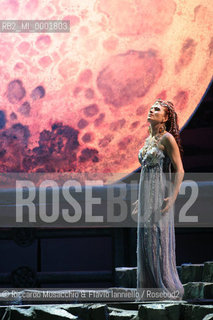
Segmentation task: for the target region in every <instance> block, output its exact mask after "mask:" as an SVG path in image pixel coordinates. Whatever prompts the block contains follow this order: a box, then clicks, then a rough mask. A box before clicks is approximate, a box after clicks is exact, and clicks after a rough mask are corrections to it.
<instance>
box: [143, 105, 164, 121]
mask: <svg viewBox="0 0 213 320" xmlns="http://www.w3.org/2000/svg"><path fill="white" fill-rule="evenodd" d="M166 120H167V116H166V112H165V107H163V106H161V105H160V104H159V103H158V102H155V103H154V104H153V106H151V108H150V109H149V113H148V117H147V121H149V122H154V123H156V122H159V123H162V122H165V121H166Z"/></svg>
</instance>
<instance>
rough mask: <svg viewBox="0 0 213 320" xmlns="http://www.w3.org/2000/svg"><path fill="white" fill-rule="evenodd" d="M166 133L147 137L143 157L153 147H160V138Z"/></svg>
mask: <svg viewBox="0 0 213 320" xmlns="http://www.w3.org/2000/svg"><path fill="white" fill-rule="evenodd" d="M164 133H165V132H162V133H157V134H156V135H154V136H153V137H152V136H149V137H148V138H146V140H145V144H144V146H143V148H142V157H143V156H144V155H145V154H146V152H147V151H148V150H150V149H152V148H153V147H158V143H159V140H160V138H161V137H162V136H163V134H164Z"/></svg>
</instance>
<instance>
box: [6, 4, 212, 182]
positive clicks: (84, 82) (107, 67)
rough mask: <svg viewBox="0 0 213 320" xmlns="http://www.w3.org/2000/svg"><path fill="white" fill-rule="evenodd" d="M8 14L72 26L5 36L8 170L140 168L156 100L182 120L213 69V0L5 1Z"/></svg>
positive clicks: (111, 173)
mask: <svg viewBox="0 0 213 320" xmlns="http://www.w3.org/2000/svg"><path fill="white" fill-rule="evenodd" d="M0 19H1V20H3V19H10V20H18V19H24V20H27V19H33V20H35V19H40V20H44V19H47V20H58V19H60V20H69V21H70V26H71V28H70V33H40V34H39V33H1V34H0V77H1V86H0V99H1V100H0V104H1V105H0V171H1V172H103V173H105V183H107V182H108V181H113V179H116V178H117V177H118V175H119V178H121V177H122V176H125V175H127V174H128V173H130V172H132V171H133V170H135V169H136V168H137V167H138V166H139V163H138V158H137V155H138V150H139V149H140V148H141V146H142V145H143V143H144V139H145V138H146V136H147V128H148V123H147V120H146V119H147V112H148V108H149V107H150V106H151V105H152V103H153V101H154V100H155V99H156V98H162V99H168V100H170V101H173V102H174V104H175V106H176V109H177V113H178V116H179V126H180V127H182V126H183V125H184V123H185V122H186V121H187V119H188V118H189V116H190V115H191V114H192V112H193V111H194V109H195V108H196V106H197V104H198V103H199V101H200V99H201V97H202V95H203V94H204V92H205V90H206V88H207V86H208V84H209V82H210V80H211V77H212V68H213V25H212V20H213V7H212V5H211V2H210V1H208V0H203V1H202V0H188V1H187V2H186V1H181V0H107V1H106V0H84V1H79V0H50V1H45V0H43V1H41V0H28V1H18V0H7V1H6V0H3V1H1V3H0Z"/></svg>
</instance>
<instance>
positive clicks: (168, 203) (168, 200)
mask: <svg viewBox="0 0 213 320" xmlns="http://www.w3.org/2000/svg"><path fill="white" fill-rule="evenodd" d="M164 202H166V205H165V207H164V208H163V209H162V210H161V211H160V212H161V213H165V212H168V211H169V209H170V208H171V207H172V206H173V204H174V202H175V199H174V198H173V197H167V198H164Z"/></svg>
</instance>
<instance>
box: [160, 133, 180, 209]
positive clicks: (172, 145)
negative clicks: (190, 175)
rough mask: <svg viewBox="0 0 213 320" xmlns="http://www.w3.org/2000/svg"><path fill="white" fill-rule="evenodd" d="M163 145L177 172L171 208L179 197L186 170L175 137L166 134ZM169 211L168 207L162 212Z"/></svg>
mask: <svg viewBox="0 0 213 320" xmlns="http://www.w3.org/2000/svg"><path fill="white" fill-rule="evenodd" d="M161 143H162V144H163V145H164V147H165V150H166V152H167V154H168V156H169V158H170V160H171V162H172V165H173V167H174V170H175V179H174V184H173V194H172V195H171V199H170V204H169V206H171V205H172V204H173V203H174V202H175V200H176V198H177V195H178V193H179V190H180V185H181V182H182V181H183V177H184V169H183V163H182V160H181V156H180V150H179V147H178V145H177V142H176V140H175V138H174V137H173V135H172V134H171V133H166V134H165V135H164V137H163V139H162V142H161ZM167 210H168V208H167V206H166V207H165V208H164V209H163V210H162V212H165V211H167Z"/></svg>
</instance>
